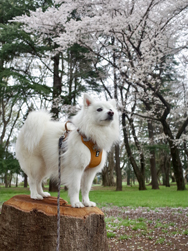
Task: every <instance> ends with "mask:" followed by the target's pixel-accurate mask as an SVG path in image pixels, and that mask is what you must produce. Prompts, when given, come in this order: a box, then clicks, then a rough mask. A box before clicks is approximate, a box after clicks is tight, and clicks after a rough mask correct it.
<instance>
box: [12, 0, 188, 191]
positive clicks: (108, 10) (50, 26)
mask: <svg viewBox="0 0 188 251" xmlns="http://www.w3.org/2000/svg"><path fill="white" fill-rule="evenodd" d="M72 13H74V18H73V16H72ZM187 14H188V3H187V1H186V0H179V1H174V0H137V1H135V0H126V1H123V0H117V1H114V0H103V1H102V0H96V1H91V0H77V1H74V0H65V1H60V0H56V1H55V4H54V6H52V7H50V8H48V9H47V11H45V12H43V11H42V10H41V9H38V10H37V11H36V12H33V11H31V12H30V15H23V16H21V17H17V18H16V19H15V21H19V22H23V23H24V24H25V26H24V27H25V30H26V31H28V32H35V33H39V34H40V36H41V38H46V37H47V36H48V34H50V36H51V37H52V40H53V42H54V43H56V44H57V45H59V47H58V48H56V51H61V50H63V49H66V48H68V47H69V46H70V45H72V44H74V43H77V44H80V45H81V46H84V47H85V48H87V49H88V50H89V51H90V54H89V55H88V57H89V56H90V57H91V58H95V59H96V58H98V59H100V62H101V64H103V65H105V64H106V65H108V66H109V76H110V74H111V73H112V72H113V70H114V69H115V71H116V76H117V83H118V84H117V88H115V89H114V93H115V94H114V96H116V97H117V98H118V99H119V102H120V103H121V105H120V110H121V112H122V126H123V129H124V140H125V145H126V149H127V154H128V157H129V159H130V162H131V164H132V166H133V168H134V171H135V174H136V176H137V179H138V180H139V184H140V187H139V189H141V190H142V189H145V185H144V166H143V164H144V161H143V156H142V149H141V148H140V147H139V146H138V144H137V147H138V149H139V148H140V158H141V162H140V163H141V170H139V169H138V168H137V165H136V164H135V163H134V162H135V161H134V158H133V157H132V153H131V151H129V145H128V142H127V138H126V135H127V134H126V124H125V118H126V117H127V116H128V115H131V119H133V118H134V117H136V116H137V117H138V116H139V117H142V118H144V119H147V120H148V121H149V125H150V128H151V121H153V122H156V123H160V124H161V126H162V128H163V133H164V135H165V137H166V138H167V140H168V143H169V146H170V151H171V158H172V165H173V170H174V174H175V177H176V181H177V188H178V190H184V189H185V183H184V178H183V171H182V162H181V158H180V153H179V145H180V144H181V142H182V140H183V141H185V139H186V138H187V135H186V134H185V133H184V132H185V128H186V127H187V125H188V117H187V113H185V110H186V109H187V102H181V100H178V101H177V97H178V98H179V97H180V96H179V95H178V96H176V95H175V93H176V90H177V88H179V84H180V82H179V81H178V77H177V75H176V73H175V72H174V76H172V74H171V73H172V69H175V66H174V65H173V62H174V59H175V56H176V55H179V53H180V52H181V51H184V52H185V51H186V49H187V41H188V40H187V35H188V34H187V23H188V15H187ZM56 51H54V53H56ZM114 56H115V60H114ZM95 63H96V64H97V63H98V62H97V61H96V62H95ZM173 67H174V68H173ZM110 85H111V83H110V82H109V83H107V84H106V85H104V87H105V88H106V90H109V89H108V87H109V86H110ZM128 90H129V93H127V91H128ZM172 93H173V95H172ZM127 94H128V95H127ZM175 96H176V101H177V103H178V105H177V104H176V105H175V106H174V102H175V101H174V98H175ZM138 101H139V103H142V104H143V105H144V106H145V108H146V109H145V112H143V111H141V110H140V109H139V108H138V106H137V103H138ZM178 110H179V111H181V112H180V113H178V123H176V126H174V124H173V123H172V120H171V118H172V117H176V116H177V112H178ZM185 114H186V115H185ZM135 136H136V133H135ZM126 143H127V144H126Z"/></svg>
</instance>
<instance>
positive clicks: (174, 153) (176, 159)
mask: <svg viewBox="0 0 188 251" xmlns="http://www.w3.org/2000/svg"><path fill="white" fill-rule="evenodd" d="M161 123H162V125H163V130H164V133H165V134H166V135H167V136H168V142H169V146H170V151H171V157H172V166H173V170H174V175H175V178H176V183H177V190H185V189H186V188H185V181H184V178H183V170H182V164H181V160H180V155H179V149H178V147H177V146H176V145H175V144H174V137H173V135H172V132H171V130H170V127H169V125H168V124H167V122H166V120H161Z"/></svg>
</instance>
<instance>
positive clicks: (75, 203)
mask: <svg viewBox="0 0 188 251" xmlns="http://www.w3.org/2000/svg"><path fill="white" fill-rule="evenodd" d="M71 206H72V207H78V208H80V207H84V205H83V204H82V202H80V201H77V202H73V203H71Z"/></svg>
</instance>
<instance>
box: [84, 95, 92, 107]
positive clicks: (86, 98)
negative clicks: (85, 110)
mask: <svg viewBox="0 0 188 251" xmlns="http://www.w3.org/2000/svg"><path fill="white" fill-rule="evenodd" d="M91 103H93V99H92V98H91V97H90V96H89V95H88V94H86V93H84V107H88V106H90V105H91Z"/></svg>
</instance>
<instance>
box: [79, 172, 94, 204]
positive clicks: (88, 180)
mask: <svg viewBox="0 0 188 251" xmlns="http://www.w3.org/2000/svg"><path fill="white" fill-rule="evenodd" d="M95 175H96V168H90V169H88V170H85V171H84V173H83V176H82V181H81V191H82V203H83V204H84V206H86V207H95V206H96V203H95V202H92V201H90V199H89V191H90V189H91V186H92V183H93V180H94V178H95Z"/></svg>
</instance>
